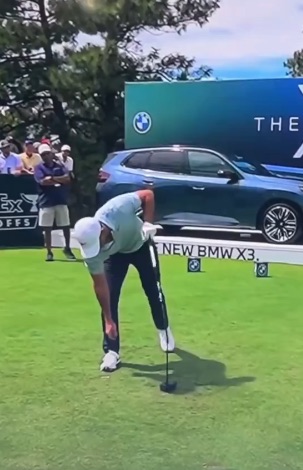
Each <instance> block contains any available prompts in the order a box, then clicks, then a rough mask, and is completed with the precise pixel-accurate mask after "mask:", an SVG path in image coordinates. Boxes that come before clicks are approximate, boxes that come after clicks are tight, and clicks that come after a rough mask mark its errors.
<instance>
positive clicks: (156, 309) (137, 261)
mask: <svg viewBox="0 0 303 470" xmlns="http://www.w3.org/2000/svg"><path fill="white" fill-rule="evenodd" d="M153 249H154V254H155V259H156V269H155V268H154V267H153V263H152V259H151V255H150V248H149V243H148V242H147V243H144V245H143V246H142V247H141V248H140V250H138V251H136V252H135V253H132V254H131V263H132V264H133V265H134V266H135V268H136V269H137V270H138V273H139V276H140V280H141V284H142V287H143V289H144V292H145V294H146V297H147V299H148V302H149V305H150V308H151V313H152V317H153V321H154V324H155V326H156V328H157V329H158V331H159V337H160V344H161V348H162V349H163V350H164V351H166V350H168V351H173V350H174V348H175V341H174V338H173V335H172V333H171V330H170V328H169V322H168V315H167V308H166V301H165V296H164V293H163V291H162V288H161V275H160V265H159V258H158V253H157V249H156V246H155V245H154V244H153Z"/></svg>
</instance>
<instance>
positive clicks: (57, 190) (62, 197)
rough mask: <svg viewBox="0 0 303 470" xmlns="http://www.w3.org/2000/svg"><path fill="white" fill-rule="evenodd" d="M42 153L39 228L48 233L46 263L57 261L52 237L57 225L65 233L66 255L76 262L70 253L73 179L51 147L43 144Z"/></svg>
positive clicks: (38, 172) (36, 175)
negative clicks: (57, 159) (69, 203)
mask: <svg viewBox="0 0 303 470" xmlns="http://www.w3.org/2000/svg"><path fill="white" fill-rule="evenodd" d="M38 151H39V154H40V156H41V158H42V163H39V164H38V165H36V166H35V168H34V178H35V180H36V182H37V186H38V195H39V197H38V205H39V226H40V227H41V228H42V230H43V232H44V238H45V246H46V250H47V254H46V261H53V260H54V255H53V252H52V236H51V234H52V229H53V226H54V222H55V223H56V226H57V227H58V228H61V229H62V230H63V235H64V239H65V248H64V250H63V251H64V254H65V256H66V258H67V259H68V260H71V261H74V260H75V259H76V258H75V256H74V254H73V252H72V251H71V249H70V219H69V210H68V206H67V197H68V191H67V187H68V185H69V182H70V178H69V175H68V172H67V170H66V169H65V168H64V166H63V164H62V163H60V162H57V161H55V160H54V157H55V155H54V153H53V151H52V149H51V147H50V146H49V145H48V144H41V145H40V147H39V149H38Z"/></svg>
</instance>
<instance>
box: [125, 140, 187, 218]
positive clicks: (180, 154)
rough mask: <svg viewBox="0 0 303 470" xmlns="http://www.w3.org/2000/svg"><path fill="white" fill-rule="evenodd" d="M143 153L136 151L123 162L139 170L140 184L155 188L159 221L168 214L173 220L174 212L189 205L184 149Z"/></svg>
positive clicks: (184, 211) (137, 177)
mask: <svg viewBox="0 0 303 470" xmlns="http://www.w3.org/2000/svg"><path fill="white" fill-rule="evenodd" d="M143 153H144V159H142V160H140V151H136V152H134V154H132V155H131V156H130V158H129V159H128V160H127V162H125V164H124V165H125V166H126V167H127V168H129V169H130V171H134V172H136V179H137V182H138V179H139V185H140V187H142V188H151V189H153V190H154V193H155V199H156V220H157V222H161V221H162V219H163V217H165V218H166V219H167V222H168V223H170V222H172V223H173V222H174V221H176V219H175V217H174V214H180V213H186V212H187V208H188V186H187V184H186V181H184V180H186V179H187V177H188V175H186V174H185V173H187V169H186V166H185V165H186V156H185V152H184V151H183V150H181V149H177V148H176V149H159V150H152V151H149V155H148V157H147V158H146V151H145V152H143V151H142V154H143ZM136 166H137V168H135V167H136ZM138 167H139V168H138ZM131 169H133V170H131ZM138 170H139V171H138Z"/></svg>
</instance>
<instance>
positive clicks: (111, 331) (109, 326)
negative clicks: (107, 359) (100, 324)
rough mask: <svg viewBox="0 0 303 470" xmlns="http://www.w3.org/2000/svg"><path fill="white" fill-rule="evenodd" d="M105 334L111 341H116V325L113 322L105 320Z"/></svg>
mask: <svg viewBox="0 0 303 470" xmlns="http://www.w3.org/2000/svg"><path fill="white" fill-rule="evenodd" d="M105 333H106V334H107V336H108V337H109V338H110V339H116V338H117V336H118V332H117V327H116V324H115V323H114V322H113V320H105Z"/></svg>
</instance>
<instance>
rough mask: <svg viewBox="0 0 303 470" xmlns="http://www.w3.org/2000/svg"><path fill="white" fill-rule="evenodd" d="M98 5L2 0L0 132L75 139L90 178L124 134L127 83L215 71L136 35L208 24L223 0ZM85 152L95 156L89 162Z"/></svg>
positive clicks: (98, 0) (127, 0) (107, 0)
mask: <svg viewBox="0 0 303 470" xmlns="http://www.w3.org/2000/svg"><path fill="white" fill-rule="evenodd" d="M95 5H96V8H94V9H93V10H90V9H87V8H84V7H83V2H82V1H81V0H10V1H7V0H0V82H1V88H0V106H1V109H2V111H3V112H2V114H0V134H2V135H5V134H6V133H7V132H13V133H14V134H15V135H17V136H25V134H26V133H29V132H30V133H33V134H35V135H36V134H38V135H41V134H44V133H52V134H58V135H59V136H60V138H61V140H62V141H64V142H69V143H71V144H72V145H73V147H74V149H75V150H74V152H75V156H76V158H77V160H78V161H77V162H76V164H77V166H78V168H79V169H81V170H85V172H86V174H87V175H89V177H90V178H91V175H90V173H91V172H90V171H89V168H91V169H92V168H93V169H94V171H95V166H96V165H97V161H98V162H99V164H100V162H101V161H102V157H103V156H104V155H105V154H106V153H107V152H108V151H110V150H111V149H112V147H113V145H114V143H115V141H116V140H117V139H118V138H121V137H123V128H124V123H123V120H124V95H123V91H124V83H125V81H135V80H159V76H160V75H163V74H165V76H168V77H170V78H171V79H182V80H184V79H188V78H192V79H199V77H200V78H201V77H202V76H204V75H206V76H209V75H210V74H211V69H209V68H208V67H200V68H198V69H195V66H194V60H193V59H192V58H187V57H184V56H182V55H179V54H170V55H168V56H165V57H163V56H162V55H161V53H160V51H159V50H157V49H151V50H150V51H149V52H148V53H147V54H146V53H144V52H143V48H142V46H141V43H140V41H139V40H138V37H139V36H138V35H139V34H140V33H142V32H145V31H155V30H156V31H162V32H167V31H172V30H175V31H177V32H178V33H179V34H182V32H184V31H185V30H186V28H187V27H188V25H190V24H197V25H199V26H203V25H204V24H205V23H207V22H208V20H209V18H210V16H211V15H212V14H213V13H214V11H215V10H216V9H217V8H218V7H219V0H203V1H201V0H176V1H174V2H171V1H170V0H116V1H115V2H114V1H113V0H95ZM81 33H86V34H90V35H96V36H97V37H99V41H100V45H98V46H96V45H92V44H87V45H85V46H82V47H80V45H79V35H81ZM80 37H81V36H80ZM87 154H91V155H95V156H96V157H95V158H92V159H90V160H87V158H86V155H87ZM95 159H96V162H95V163H94V162H93V160H95ZM81 178H83V175H81ZM83 179H84V180H85V182H84V181H83V191H84V193H85V192H87V189H86V188H87V186H88V185H87V178H86V177H84V178H83ZM93 184H94V181H93Z"/></svg>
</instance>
